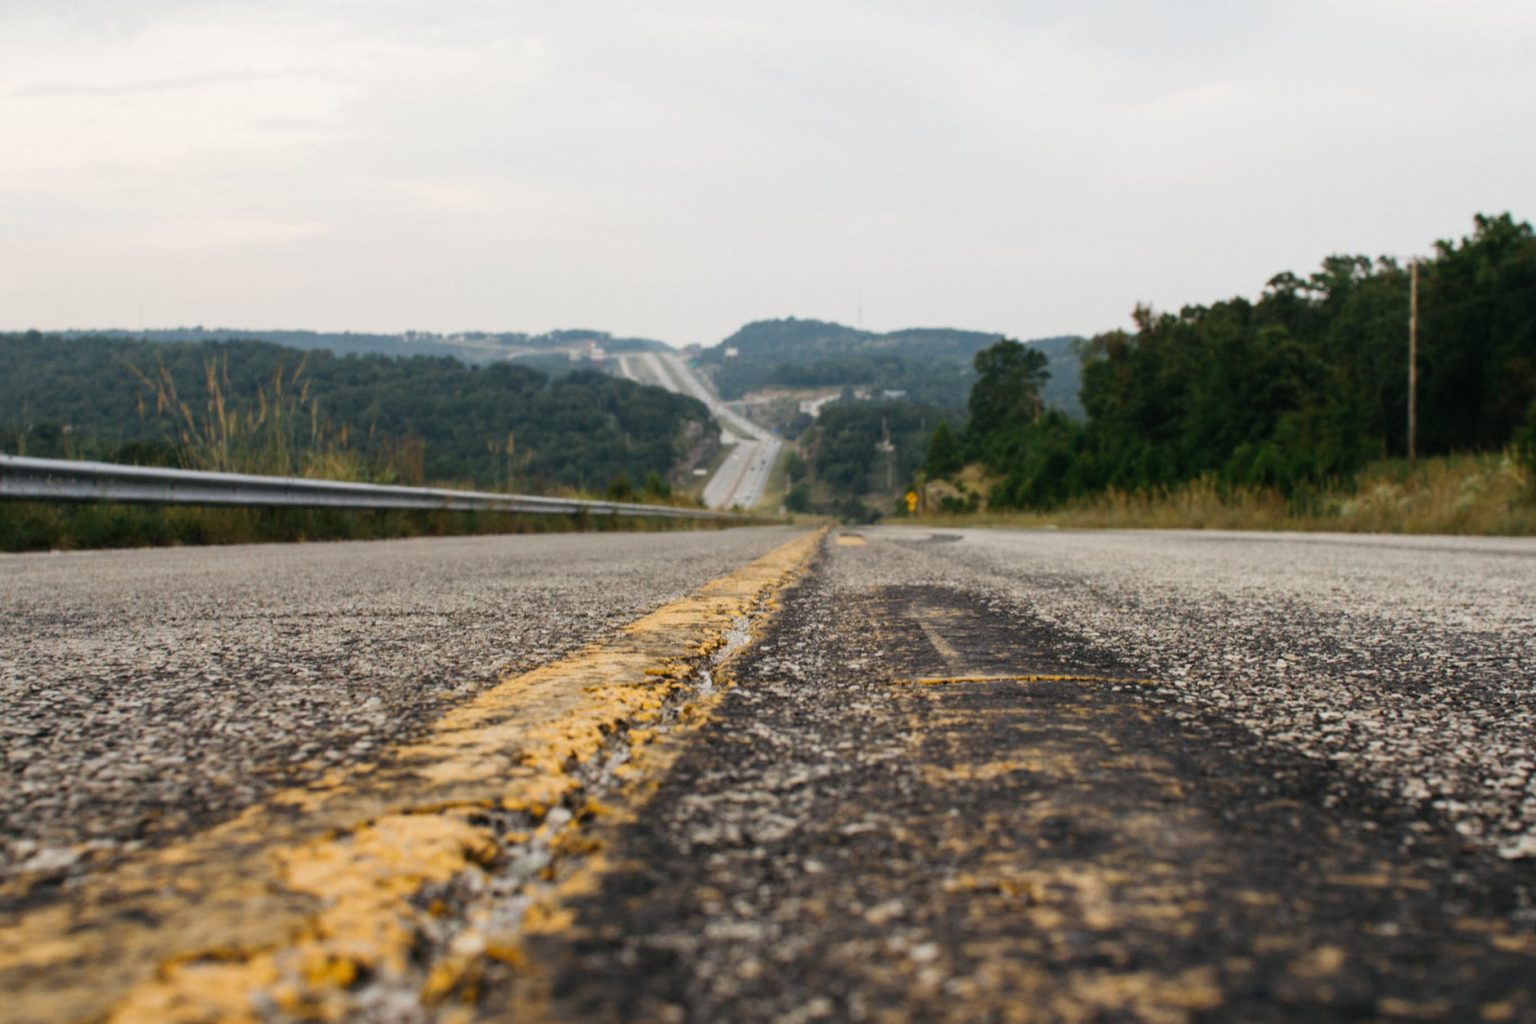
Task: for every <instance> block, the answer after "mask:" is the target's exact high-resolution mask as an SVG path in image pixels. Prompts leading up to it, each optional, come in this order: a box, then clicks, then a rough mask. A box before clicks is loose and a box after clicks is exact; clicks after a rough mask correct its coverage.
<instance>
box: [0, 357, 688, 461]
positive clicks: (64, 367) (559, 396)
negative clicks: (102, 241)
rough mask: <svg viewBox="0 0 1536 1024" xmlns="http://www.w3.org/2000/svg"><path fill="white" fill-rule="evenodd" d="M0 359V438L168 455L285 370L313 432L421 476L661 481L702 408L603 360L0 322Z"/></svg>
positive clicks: (136, 456)
mask: <svg viewBox="0 0 1536 1024" xmlns="http://www.w3.org/2000/svg"><path fill="white" fill-rule="evenodd" d="M0 366H3V367H4V373H3V374H0V449H4V450H6V451H11V452H25V453H28V454H34V455H64V456H94V457H102V458H108V459H116V460H122V461H130V462H132V461H141V462H158V463H175V462H177V461H179V460H184V458H185V456H186V454H187V453H186V451H185V450H184V447H185V446H184V445H183V444H182V443H181V442H182V441H183V440H184V439H185V435H186V433H187V431H186V430H185V424H186V423H187V422H188V421H189V420H195V421H197V422H199V423H201V422H204V421H205V420H206V419H207V418H208V417H213V416H215V415H216V414H217V415H226V414H227V413H228V407H233V406H239V407H241V408H244V409H246V410H247V411H248V412H249V414H250V417H251V418H254V417H255V416H256V415H257V409H258V406H261V407H263V408H266V409H267V410H269V414H270V410H271V409H272V408H273V407H274V402H275V398H274V392H273V387H272V385H273V383H274V381H286V386H287V387H288V388H289V390H290V393H296V392H299V391H300V390H301V389H302V391H303V394H304V396H305V401H304V403H303V405H302V408H303V410H304V416H305V417H306V418H309V419H311V420H312V421H313V422H312V423H311V424H310V425H309V426H308V427H307V428H306V430H307V433H306V434H305V436H306V437H309V438H311V439H312V438H314V437H315V436H318V433H319V432H318V431H317V430H316V429H314V428H315V426H316V424H318V423H319V422H321V421H323V422H324V423H325V424H326V425H328V431H327V432H325V437H326V438H327V442H326V443H328V444H333V445H340V446H342V447H344V448H348V449H350V450H353V451H356V452H359V453H361V454H362V455H364V456H365V457H367V458H368V459H369V460H371V461H372V463H373V464H375V465H379V466H382V465H385V464H388V465H389V466H390V467H392V470H391V471H392V472H394V473H395V475H397V476H403V477H406V478H417V479H414V480H413V479H405V480H404V482H420V481H421V480H425V481H456V482H460V483H472V484H473V485H475V486H479V487H502V486H506V485H509V484H510V485H516V486H519V487H531V488H542V487H548V486H552V485H566V486H577V487H585V488H588V489H592V490H602V489H604V488H607V487H609V486H610V484H612V483H613V482H615V481H636V482H639V481H647V480H650V481H656V480H662V481H664V480H665V479H666V477H667V476H668V475H669V474H670V473H671V472H672V470H673V468H674V466H675V464H676V463H677V460H678V458H679V456H680V455H681V454H683V452H684V451H685V450H686V447H687V445H688V443H689V438H690V434H691V435H697V434H698V433H700V432H701V431H702V429H703V425H704V424H705V423H707V422H708V412H707V410H706V409H705V408H704V406H703V405H702V404H701V403H700V402H698V401H696V400H694V399H692V398H685V397H682V396H679V395H673V394H670V393H668V392H666V391H663V390H661V389H659V388H652V387H644V386H641V385H638V384H635V383H633V382H630V381H627V380H622V379H620V378H617V377H611V376H606V375H603V374H600V373H592V372H578V373H572V374H569V375H566V376H563V377H560V378H557V379H552V378H551V377H550V376H548V375H546V374H543V373H539V372H537V371H535V370H532V369H529V368H526V367H522V366H518V365H515V364H509V363H496V364H492V365H488V366H478V367H477V366H469V365H465V364H464V363H463V362H461V361H459V360H457V359H453V358H447V357H426V356H418V357H411V358H401V359H396V358H389V357H385V356H378V355H363V356H358V355H346V356H337V355H334V354H332V353H329V352H324V351H309V352H301V351H297V350H294V349H291V348H285V347H282V346H278V345H273V344H267V343H263V342H255V341H226V342H209V343H204V344H192V343H148V342H140V341H133V340H128V339H125V338H121V337H107V338H99V337H81V338H64V337H59V336H53V335H44V334H38V333H36V332H31V333H28V334H13V335H0ZM166 381H169V385H168V386H167V384H166V383H165V382H166ZM168 391H169V392H173V393H174V395H175V399H174V401H170V400H168V394H167V392H168ZM215 391H217V394H215V393H214V392H215ZM178 406H179V407H180V408H178ZM215 406H217V407H218V409H217V410H216V409H215ZM218 410H223V412H218ZM627 486H629V485H628V484H627V483H622V482H621V487H627Z"/></svg>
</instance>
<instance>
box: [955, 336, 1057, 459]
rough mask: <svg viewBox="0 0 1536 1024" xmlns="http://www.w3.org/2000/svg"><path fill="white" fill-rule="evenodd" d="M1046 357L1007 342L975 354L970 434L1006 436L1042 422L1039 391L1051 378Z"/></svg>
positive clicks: (1015, 342)
mask: <svg viewBox="0 0 1536 1024" xmlns="http://www.w3.org/2000/svg"><path fill="white" fill-rule="evenodd" d="M1046 362H1047V360H1046V357H1045V354H1044V353H1042V352H1039V351H1037V350H1035V349H1032V348H1030V347H1029V346H1027V345H1023V344H1020V343H1019V342H1017V341H1013V340H1010V339H1008V338H999V339H998V340H997V343H996V344H994V345H993V346H991V347H990V348H985V349H982V350H981V351H980V352H978V353H976V360H975V364H976V383H975V384H973V385H972V386H971V397H970V402H969V407H970V413H971V421H970V427H969V428H968V429H969V430H970V432H971V433H972V434H973V435H974V436H976V437H978V438H985V437H987V436H988V435H993V434H997V433H1000V432H1005V431H1007V430H1008V429H1010V428H1012V427H1016V426H1020V425H1022V424H1024V423H1033V422H1034V421H1036V420H1038V419H1039V418H1040V411H1041V407H1040V388H1041V387H1042V386H1043V385H1044V384H1045V382H1046V380H1047V379H1048V378H1049V377H1050V372H1049V371H1048V370H1047V369H1046Z"/></svg>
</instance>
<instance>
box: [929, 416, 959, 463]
mask: <svg viewBox="0 0 1536 1024" xmlns="http://www.w3.org/2000/svg"><path fill="white" fill-rule="evenodd" d="M963 465H965V451H964V449H963V448H961V446H960V440H959V438H957V437H955V434H954V431H952V430H950V429H949V424H948V423H947V422H946V421H944V420H939V425H938V426H937V427H935V428H933V436H932V437H930V438H929V439H928V456H927V458H925V459H924V460H923V472H925V473H927V474H928V475H929V476H930V477H940V476H948V475H949V474H951V473H954V472H957V471H958V470H959V469H960V467H961V466H963Z"/></svg>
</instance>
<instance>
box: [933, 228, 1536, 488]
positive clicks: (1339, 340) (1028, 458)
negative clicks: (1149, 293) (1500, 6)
mask: <svg viewBox="0 0 1536 1024" xmlns="http://www.w3.org/2000/svg"><path fill="white" fill-rule="evenodd" d="M1434 250H1435V251H1434V255H1433V257H1431V258H1429V259H1426V260H1424V261H1422V262H1421V264H1420V267H1419V303H1420V322H1419V360H1418V373H1419V390H1418V444H1417V447H1418V452H1419V453H1421V454H1443V453H1451V452H1467V451H1486V450H1496V449H1500V448H1502V447H1505V446H1508V445H1511V444H1515V445H1519V446H1523V447H1522V450H1524V451H1526V452H1531V451H1532V450H1533V449H1536V236H1533V233H1532V229H1531V226H1530V224H1529V223H1525V222H1517V221H1515V220H1514V219H1513V218H1512V217H1511V216H1510V215H1509V214H1503V215H1499V216H1482V215H1479V216H1478V217H1476V218H1475V226H1474V230H1473V233H1472V234H1471V235H1470V236H1468V237H1465V238H1463V239H1461V240H1460V241H1441V242H1437V243H1436V244H1435V247H1434ZM1408 315H1409V268H1408V267H1407V266H1405V265H1404V264H1403V263H1402V262H1401V261H1399V260H1396V259H1392V258H1389V257H1382V258H1379V259H1376V260H1371V259H1369V258H1367V257H1364V256H1333V257H1329V258H1328V259H1326V260H1324V261H1323V263H1322V266H1321V268H1320V269H1319V270H1317V271H1316V272H1314V273H1312V274H1311V275H1309V276H1308V277H1305V278H1302V277H1298V276H1297V275H1295V274H1292V273H1282V274H1278V275H1276V276H1275V277H1273V278H1272V279H1271V280H1270V281H1269V283H1268V285H1267V286H1266V288H1265V290H1264V292H1263V294H1262V295H1261V296H1260V297H1259V298H1258V300H1257V301H1250V300H1248V299H1245V298H1234V299H1230V300H1227V301H1225V302H1219V303H1216V304H1215V305H1212V306H1186V307H1184V308H1183V309H1181V310H1180V311H1179V312H1178V313H1177V314H1173V313H1156V312H1154V311H1153V310H1151V309H1149V308H1147V307H1138V308H1137V309H1136V311H1135V313H1134V323H1135V329H1134V330H1133V331H1111V332H1109V333H1106V334H1101V335H1099V336H1098V337H1095V338H1093V339H1091V340H1090V341H1089V342H1088V343H1087V344H1086V345H1085V346H1084V352H1083V378H1082V403H1083V406H1084V408H1085V410H1086V412H1087V416H1088V418H1087V421H1086V422H1085V423H1077V422H1073V421H1071V420H1068V419H1067V418H1065V417H1063V416H1061V415H1060V414H1058V413H1054V412H1050V411H1046V410H1044V409H1043V408H1042V405H1041V402H1040V400H1039V394H1040V388H1041V386H1042V385H1043V383H1044V377H1043V376H1042V375H1043V374H1044V372H1045V366H1044V362H1043V360H1041V359H1039V358H1038V357H1033V356H1031V354H1030V353H1029V352H1028V350H1027V349H1026V348H1025V347H1024V346H1021V345H1019V344H1018V343H1016V342H1010V341H1000V342H998V343H997V344H995V345H994V346H992V347H991V348H989V349H987V350H985V351H983V352H981V353H978V355H977V356H976V370H977V378H976V383H975V385H974V386H973V388H972V390H971V394H970V399H969V405H968V408H969V412H970V420H969V423H968V424H967V425H966V426H965V428H964V430H963V431H962V432H960V434H959V435H958V436H957V434H956V433H954V432H952V431H950V429H949V428H948V427H947V426H944V427H942V428H941V429H940V431H936V432H935V433H934V435H933V436H932V437H931V438H930V443H929V454H928V458H927V460H926V463H925V469H926V470H927V471H928V472H929V473H931V474H936V475H943V474H945V473H951V472H953V471H954V470H955V469H956V468H957V467H958V466H959V465H960V464H961V463H964V462H967V461H971V462H980V463H982V464H983V465H984V466H985V467H986V468H987V469H988V470H989V471H990V472H991V473H992V474H994V475H996V476H998V477H1001V482H1000V483H999V484H998V485H997V486H996V487H994V489H993V491H992V494H991V503H992V504H993V505H995V506H1001V507H1008V506H1013V507H1050V506H1052V505H1054V504H1057V503H1060V502H1062V501H1064V500H1066V499H1068V498H1071V497H1074V496H1078V495H1084V494H1089V493H1093V492H1097V491H1102V490H1104V489H1107V488H1117V489H1121V490H1126V491H1144V490H1148V489H1155V488H1161V487H1169V486H1172V485H1175V484H1178V483H1180V482H1183V481H1187V480H1191V479H1194V478H1197V477H1201V476H1209V477H1214V478H1215V479H1216V480H1217V481H1218V482H1219V483H1221V484H1223V485H1229V486H1261V487H1268V488H1275V489H1278V490H1280V491H1281V492H1283V493H1286V494H1295V493H1297V492H1298V491H1304V490H1307V489H1309V488H1314V487H1317V486H1319V485H1321V484H1324V483H1326V482H1328V481H1333V480H1340V479H1345V478H1347V477H1350V476H1352V475H1353V474H1354V473H1355V472H1356V471H1357V470H1359V469H1360V468H1361V467H1362V466H1363V465H1364V464H1365V463H1366V462H1368V461H1370V460H1373V459H1381V458H1389V457H1400V456H1403V455H1405V454H1406V451H1407V403H1408V385H1407V332H1408Z"/></svg>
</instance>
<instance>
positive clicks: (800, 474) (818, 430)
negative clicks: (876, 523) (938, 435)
mask: <svg viewBox="0 0 1536 1024" xmlns="http://www.w3.org/2000/svg"><path fill="white" fill-rule="evenodd" d="M944 416H945V413H944V411H943V410H941V409H939V408H938V407H936V406H931V405H919V404H916V403H913V402H851V401H838V402H833V403H830V404H828V405H826V406H824V407H823V408H822V410H821V417H820V418H819V419H818V420H817V422H816V426H815V428H814V429H813V430H811V431H808V432H807V433H806V434H805V435H803V437H802V438H801V446H802V449H803V451H804V456H803V457H797V458H795V459H793V460H792V461H791V463H790V483H791V487H790V491H789V495H788V497H787V498H786V500H785V504H786V506H787V507H788V508H789V509H790V511H792V512H806V511H812V510H816V511H824V512H835V513H838V514H840V515H842V516H844V517H845V518H849V519H867V518H870V516H871V512H872V510H871V509H869V508H866V507H865V505H864V504H863V501H864V498H865V497H867V496H869V495H871V494H880V495H882V496H887V497H888V496H891V495H893V494H895V493H896V492H897V491H899V490H902V489H905V487H906V484H907V480H908V479H910V478H911V476H912V474H913V472H915V471H916V470H917V469H918V468H919V467H920V466H922V464H923V460H924V458H925V457H926V455H927V450H928V438H929V434H930V433H931V432H932V431H933V430H934V426H935V424H939V423H942V422H944ZM883 504H884V503H883V502H882V505H883Z"/></svg>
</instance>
